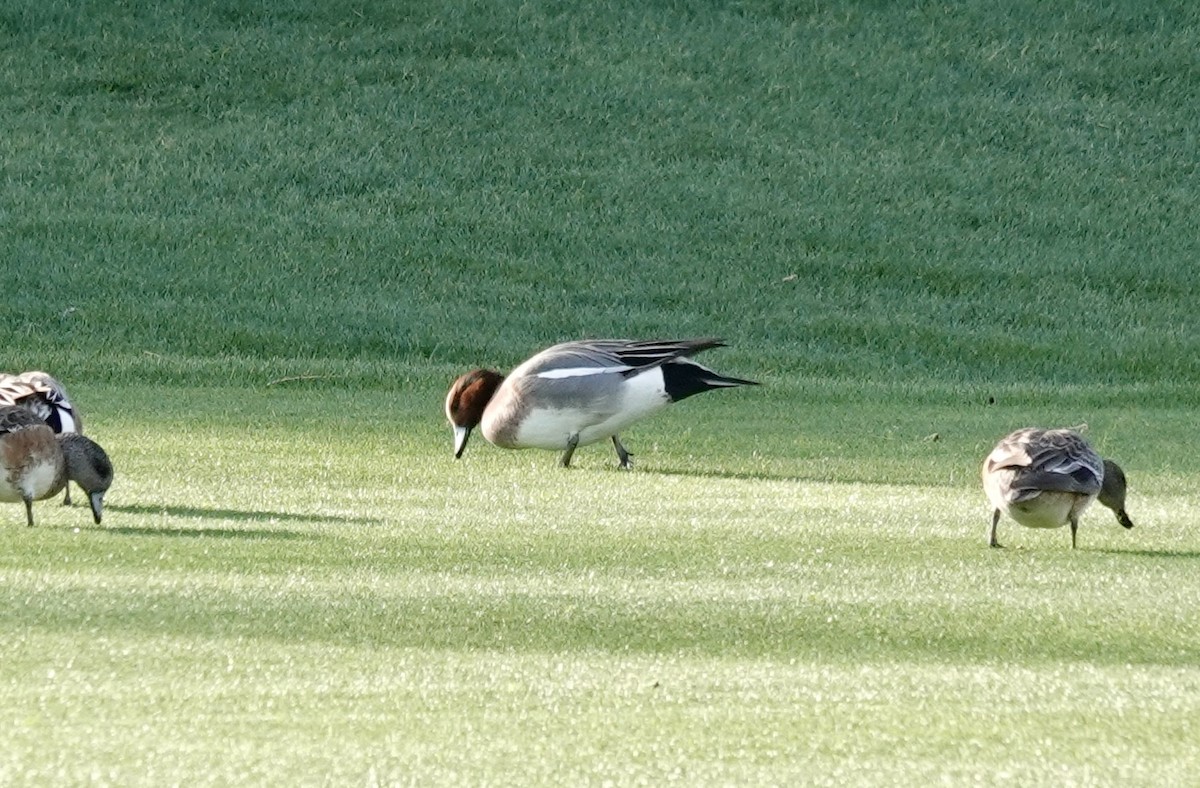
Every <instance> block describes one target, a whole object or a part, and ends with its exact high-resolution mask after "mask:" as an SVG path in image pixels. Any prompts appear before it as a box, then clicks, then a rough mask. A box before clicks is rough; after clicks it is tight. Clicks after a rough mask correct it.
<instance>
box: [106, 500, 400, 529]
mask: <svg viewBox="0 0 1200 788" xmlns="http://www.w3.org/2000/svg"><path fill="white" fill-rule="evenodd" d="M104 512H105V514H108V513H109V512H124V513H126V514H165V515H169V516H171V517H184V518H192V519H197V520H246V521H254V522H262V521H264V520H265V521H270V520H277V521H280V522H300V523H367V524H371V525H379V524H381V523H383V520H381V519H379V518H377V517H341V516H337V515H328V514H301V513H298V512H267V511H254V510H245V509H215V508H208V507H203V506H150V505H147V504H127V505H124V506H105V507H104ZM108 530H110V531H116V530H119V529H117V528H110V529H108ZM134 530H138V529H134ZM141 530H145V531H147V532H155V531H157V530H159V529H154V528H145V529H141ZM181 530H182V529H181ZM228 530H230V531H231V532H236V533H241V532H240V531H237V529H228Z"/></svg>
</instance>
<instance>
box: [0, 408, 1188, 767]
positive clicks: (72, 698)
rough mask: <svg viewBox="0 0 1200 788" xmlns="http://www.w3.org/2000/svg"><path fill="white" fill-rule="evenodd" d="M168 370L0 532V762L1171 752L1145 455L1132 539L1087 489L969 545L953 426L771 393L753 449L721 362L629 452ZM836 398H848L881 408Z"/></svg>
mask: <svg viewBox="0 0 1200 788" xmlns="http://www.w3.org/2000/svg"><path fill="white" fill-rule="evenodd" d="M175 391H176V390H175V389H172V388H169V387H166V388H151V389H143V390H138V389H124V390H122V389H112V390H109V389H97V390H95V391H94V392H92V395H93V396H97V395H100V394H103V395H104V396H102V397H101V399H108V398H110V397H111V396H113V395H115V394H116V393H123V395H124V397H125V401H126V402H127V403H128V407H129V408H130V411H129V412H130V413H136V414H139V417H138V418H137V419H134V418H130V417H128V416H126V417H124V418H116V419H114V420H113V421H112V422H110V423H109V424H108V425H106V427H105V430H104V432H105V434H104V436H103V437H104V438H105V439H106V443H107V445H109V446H110V447H111V450H112V451H113V454H114V456H117V457H120V458H122V459H123V463H122V464H120V465H119V466H118V473H119V476H118V484H117V485H116V486H115V487H114V489H113V491H112V492H111V493H110V506H109V512H108V516H107V518H106V522H105V524H104V525H103V526H101V527H95V526H93V525H92V524H91V523H90V520H89V519H88V518H87V517H86V516H84V514H85V513H84V512H82V511H81V510H79V509H74V510H69V509H62V508H60V507H58V506H57V504H56V503H53V502H47V503H43V504H41V505H40V506H39V512H38V514H39V525H38V527H36V528H34V529H26V528H25V527H24V526H22V525H20V523H19V522H18V521H19V520H20V517H18V516H17V515H19V512H18V511H17V510H16V509H15V508H14V509H12V511H11V512H10V513H11V514H12V515H13V523H11V524H10V526H9V527H7V528H4V529H2V530H0V541H2V542H3V544H2V550H0V554H3V556H4V559H3V561H2V563H0V579H2V583H0V588H2V593H3V598H2V599H0V611H2V612H0V620H3V622H4V627H5V630H6V631H7V632H9V633H10V635H9V637H7V638H6V639H5V641H4V643H3V646H0V656H2V658H3V661H4V664H5V666H6V669H5V676H6V677H7V681H6V682H5V683H3V684H0V692H2V693H3V705H4V707H5V708H6V709H7V710H8V713H9V715H10V719H11V720H12V722H13V724H12V726H11V728H10V746H9V747H8V748H6V750H5V755H4V757H3V758H2V759H0V774H3V775H5V776H6V777H8V778H10V779H17V778H23V779H27V780H30V781H34V782H38V781H58V782H64V781H65V782H85V781H96V780H98V781H101V782H103V781H110V782H118V783H122V784H154V783H162V782H173V781H188V782H193V783H198V784H220V783H227V782H242V783H244V782H272V783H278V782H280V781H284V782H294V783H297V784H309V783H314V782H325V781H335V782H344V781H349V782H362V781H367V782H372V781H377V782H384V783H389V782H405V781H408V780H417V781H431V782H462V781H466V782H499V783H505V784H528V783H559V782H563V781H568V782H577V781H581V782H592V781H602V780H603V779H606V778H612V779H616V780H617V781H618V782H622V783H637V782H641V781H645V782H662V781H666V780H670V779H675V778H678V779H688V780H690V781H692V782H701V783H719V782H728V781H733V782H739V783H755V784H763V783H776V784H777V783H784V782H794V781H800V782H811V783H819V784H843V783H844V782H845V781H847V780H850V781H875V780H881V781H886V782H907V783H913V784H915V783H919V782H925V781H928V780H936V779H961V780H976V781H982V782H991V781H994V780H999V779H1000V778H1001V775H1008V776H1010V777H1011V778H1012V779H1022V780H1051V779H1060V780H1064V781H1068V782H1070V781H1085V782H1086V781H1092V780H1095V781H1100V782H1108V781H1111V780H1121V779H1132V780H1135V781H1138V782H1149V781H1166V782H1173V781H1178V780H1181V779H1186V776H1187V775H1188V774H1190V773H1191V770H1193V769H1194V768H1195V767H1196V766H1197V763H1196V761H1195V757H1194V754H1191V753H1193V750H1192V749H1191V748H1190V747H1188V746H1187V744H1186V743H1187V742H1188V741H1190V737H1192V736H1194V734H1195V729H1194V720H1195V719H1196V715H1197V712H1198V711H1200V708H1198V707H1200V675H1197V673H1196V670H1195V665H1196V664H1197V659H1198V658H1200V652H1198V651H1197V646H1196V644H1197V643H1200V616H1198V615H1197V613H1196V611H1197V610H1198V609H1200V606H1198V604H1197V603H1198V602H1200V600H1198V599H1197V598H1196V586H1195V584H1194V583H1192V582H1191V577H1192V575H1193V574H1194V572H1195V568H1196V564H1197V562H1198V561H1200V548H1198V546H1197V543H1196V540H1195V539H1194V536H1193V531H1194V526H1195V524H1196V523H1197V522H1200V511H1198V507H1197V504H1196V503H1195V502H1194V501H1193V500H1192V498H1191V496H1189V495H1187V494H1186V492H1185V491H1181V490H1178V489H1177V488H1178V487H1179V484H1178V483H1174V482H1171V480H1170V479H1169V478H1167V477H1166V476H1164V475H1160V474H1159V473H1158V472H1156V471H1154V470H1151V469H1147V470H1145V471H1143V472H1141V473H1140V474H1137V473H1135V471H1134V470H1132V468H1131V480H1132V482H1133V493H1132V494H1131V499H1130V509H1131V512H1133V514H1134V517H1135V519H1136V520H1137V523H1138V525H1137V527H1136V528H1135V529H1134V530H1133V531H1132V532H1126V531H1124V530H1123V529H1121V528H1120V527H1119V526H1117V525H1116V523H1115V522H1113V521H1112V518H1111V517H1108V516H1106V515H1107V512H1105V511H1103V510H1097V511H1093V512H1091V513H1090V514H1089V516H1088V517H1087V518H1086V520H1085V523H1084V526H1083V528H1082V529H1081V533H1080V545H1081V548H1080V549H1079V550H1076V551H1071V550H1070V548H1069V544H1068V540H1067V539H1066V536H1065V533H1063V532H1049V533H1042V532H1036V531H1026V530H1023V529H1019V528H1018V527H1017V526H1013V525H1009V526H1006V527H1008V528H1011V529H1014V531H1015V532H1012V533H1009V534H1007V535H1006V537H1007V538H1006V539H1005V541H1006V543H1009V544H1011V545H1013V547H1012V548H1011V549H1007V550H1002V551H998V550H990V549H988V548H987V547H986V542H985V522H986V506H985V505H984V503H983V500H982V494H981V492H980V491H979V489H978V483H977V482H976V481H975V480H974V479H973V478H968V472H971V473H973V471H974V468H975V465H976V463H977V462H978V454H979V452H978V451H976V449H975V445H974V444H975V442H977V437H978V436H977V435H975V434H970V435H962V436H959V437H957V438H953V437H947V438H942V439H939V440H937V441H933V440H928V439H927V436H924V435H920V434H919V432H920V431H917V432H915V433H913V434H902V435H901V436H893V437H892V438H890V439H888V440H885V441H883V442H880V443H875V444H869V443H868V442H864V441H859V442H852V441H846V442H841V443H839V442H838V441H837V436H838V435H839V430H840V427H839V423H840V422H839V420H838V419H837V418H835V417H834V413H836V411H835V410H834V409H832V408H830V407H829V406H825V405H815V406H810V407H805V406H804V405H803V404H800V405H797V406H794V407H792V408H790V409H789V413H790V414H791V417H792V418H793V419H794V420H795V424H794V426H793V425H789V426H787V427H786V428H783V429H781V430H779V433H780V434H779V435H776V436H775V437H774V438H773V439H771V438H770V436H769V435H767V438H768V439H767V440H766V441H765V442H764V444H763V445H760V446H758V447H757V448H755V447H754V446H753V444H754V443H755V438H754V435H755V432H754V431H752V430H745V429H744V430H741V431H738V430H732V429H730V425H731V424H737V423H739V421H742V420H743V419H749V420H750V423H752V424H754V423H757V422H755V421H754V418H755V414H756V412H757V413H758V417H759V418H765V417H767V416H771V415H775V416H778V415H780V414H778V413H774V414H772V413H766V414H764V413H762V403H760V402H757V401H756V397H755V396H754V392H750V393H742V392H739V393H726V394H725V395H724V397H723V399H722V398H721V395H712V396H711V397H710V399H709V400H708V402H707V404H706V403H705V402H704V401H703V400H697V401H696V402H689V403H684V404H683V405H681V406H679V407H678V408H676V409H673V410H671V411H669V412H668V413H666V414H663V416H662V417H661V418H659V419H657V420H654V421H652V422H648V423H646V424H644V425H642V427H640V428H636V429H634V430H632V431H631V432H630V434H629V436H628V443H630V445H631V446H635V447H636V449H635V450H636V451H638V458H639V462H640V468H639V469H636V470H634V471H633V472H622V471H619V470H617V469H616V468H615V467H613V466H614V464H615V460H614V458H612V457H609V456H608V452H607V450H606V451H600V450H599V449H600V447H596V449H593V450H591V451H587V452H581V453H580V460H581V462H580V463H579V467H576V468H572V469H570V470H566V471H564V470H562V469H559V468H557V467H556V466H555V464H554V459H555V458H554V456H553V455H552V454H551V453H547V452H504V451H500V450H498V449H495V448H493V447H490V446H487V445H486V444H485V443H483V442H480V443H479V444H478V445H474V446H472V447H471V449H470V450H469V451H468V453H467V455H466V456H465V457H464V458H463V459H462V460H460V461H458V462H455V461H454V460H453V459H452V458H451V457H450V450H449V431H448V429H447V428H445V427H444V425H442V424H440V423H439V422H438V420H437V419H436V418H434V417H433V415H432V414H430V413H427V412H426V408H427V407H429V406H427V405H426V404H425V403H424V402H423V397H420V396H416V392H412V394H413V395H412V396H400V397H397V398H395V399H394V400H393V399H390V398H387V397H385V398H384V400H383V401H378V400H375V401H363V400H361V399H359V398H357V397H356V396H355V395H353V394H351V393H346V392H330V391H317V392H312V391H296V392H287V391H272V392H270V393H269V395H268V394H267V393H263V392H259V393H253V392H250V393H247V394H246V395H245V396H244V397H243V398H240V399H238V398H234V397H227V396H225V395H227V394H228V393H229V392H228V391H227V390H224V389H211V390H200V391H194V392H191V393H188V392H182V391H180V392H179V395H178V400H177V401H175V402H173V403H172V401H171V400H172V396H173V392H175ZM767 401H768V402H772V401H774V400H773V399H768V400H767ZM268 402H270V403H271V405H270V407H273V408H274V409H275V410H274V411H273V412H272V416H273V418H271V419H266V418H264V415H263V413H264V411H263V409H264V408H266V407H268V405H267V403H268ZM689 405H692V406H693V407H689ZM770 407H778V406H770ZM432 410H433V412H434V414H436V404H435V405H433V406H432ZM330 412H337V413H339V414H340V415H341V418H340V419H339V420H330V419H329V418H328V417H327V416H328V414H329V413H330ZM855 412H856V414H857V418H858V422H859V424H860V426H862V427H863V428H864V429H866V428H869V427H870V426H871V425H872V424H873V423H875V422H876V420H878V419H881V418H883V416H884V415H885V414H886V413H887V409H886V408H882V407H880V406H875V407H862V408H859V409H857V410H856V411H855ZM147 414H150V415H147ZM185 414H186V418H185ZM945 415H946V414H945V413H943V412H941V411H940V410H939V409H937V408H932V407H931V408H926V409H924V410H918V411H916V412H915V413H913V414H911V416H910V417H911V418H912V419H915V420H917V421H921V420H930V421H935V422H936V421H938V420H939V419H940V418H944V417H945ZM1099 415H1101V416H1110V415H1111V416H1114V417H1115V414H1109V413H1108V412H1102V413H1101V414H1099ZM384 416H386V417H387V419H388V420H389V421H388V426H387V427H386V428H380V427H375V426H362V427H360V428H357V429H347V428H346V427H345V424H346V423H352V422H354V421H356V420H358V421H360V422H361V423H362V424H363V425H372V424H376V423H378V420H380V419H382V418H383V417H384ZM1158 416H1159V419H1160V420H1161V421H1163V422H1165V423H1170V422H1172V421H1174V420H1177V419H1180V420H1182V419H1186V418H1188V414H1186V413H1183V412H1171V411H1167V412H1163V413H1160V414H1158ZM843 418H845V417H843ZM1113 420H1114V421H1117V420H1116V419H1115V418H1114V419H1113ZM982 421H983V419H978V420H976V422H975V423H973V424H972V426H971V430H972V431H973V432H980V431H987V432H989V433H990V432H992V431H994V429H990V428H988V429H985V428H984V426H982V423H981V422H982ZM1106 421H1107V419H1106ZM902 423H906V422H902ZM172 424H176V425H177V426H176V428H175V429H172V428H171V425H172ZM805 424H823V425H824V427H823V429H822V430H811V432H812V433H816V434H818V435H824V436H825V438H824V439H813V438H806V437H805V436H806V434H807V433H808V432H809V431H806V430H805V429H803V425H805ZM97 429H98V430H99V428H97ZM959 429H965V427H964V425H962V424H959ZM955 431H956V430H950V431H948V433H947V434H948V436H952V435H953V434H954V432H955ZM710 433H711V434H715V435H717V436H718V438H717V439H716V440H712V439H707V440H701V441H700V445H699V446H697V445H695V444H696V441H697V440H698V439H700V436H701V435H702V434H704V435H707V434H710ZM901 433H903V429H901ZM764 434H766V433H764ZM739 436H740V437H739ZM97 437H100V436H99V435H98V436H97ZM823 441H824V442H827V443H826V444H825V446H824V449H823V450H822V451H821V452H818V453H817V455H816V456H813V455H812V454H811V453H810V447H811V446H812V445H813V444H814V443H816V444H821V443H822V442H823ZM1124 442H1125V443H1126V445H1127V446H1128V447H1129V451H1130V454H1131V455H1132V456H1134V457H1138V456H1141V455H1140V453H1141V451H1144V446H1142V444H1140V443H1139V442H1138V441H1137V440H1136V439H1135V438H1126V439H1124ZM903 445H908V446H909V447H910V448H917V449H919V450H925V451H929V450H930V447H931V446H932V447H936V452H934V453H931V454H929V455H926V456H925V457H924V458H923V460H922V461H923V462H924V463H926V464H927V465H929V466H930V467H932V468H933V469H935V470H933V471H932V472H931V471H929V470H928V469H926V471H925V472H924V473H923V474H916V475H917V476H924V477H925V478H924V479H923V480H918V481H916V482H913V481H910V480H908V479H904V478H898V479H894V480H891V481H888V480H886V479H884V478H883V477H885V476H887V475H889V474H892V473H896V472H898V471H897V469H899V468H900V467H902V465H901V458H900V457H899V456H898V455H903V454H906V452H904V451H901V450H900V449H901V448H902V446H903ZM1139 447H1142V448H1141V449H1139ZM720 448H723V449H724V450H725V451H726V452H727V454H726V455H722V454H721V452H720V451H719V449H720ZM825 452H828V455H826V454H825ZM935 453H936V454H940V455H941V456H940V457H939V456H934V455H935ZM764 455H765V456H769V457H770V458H771V459H770V460H769V461H767V460H763V459H755V458H761V457H762V456H764ZM730 456H732V457H742V458H746V459H745V460H744V461H742V462H739V463H734V462H731V461H730V460H729V459H728V457H730ZM835 460H836V461H835ZM1130 465H1131V466H1132V467H1133V468H1136V464H1133V463H1130ZM960 468H961V475H960V474H959V471H958V470H953V472H951V469H960ZM1167 476H1169V475H1167ZM1164 480H1165V487H1166V488H1167V490H1168V491H1167V492H1160V491H1159V489H1158V488H1159V486H1160V485H1159V482H1164ZM6 511H7V510H6ZM452 752H453V754H451V753H452ZM1101 754H1104V757H1103V758H1102V757H1101Z"/></svg>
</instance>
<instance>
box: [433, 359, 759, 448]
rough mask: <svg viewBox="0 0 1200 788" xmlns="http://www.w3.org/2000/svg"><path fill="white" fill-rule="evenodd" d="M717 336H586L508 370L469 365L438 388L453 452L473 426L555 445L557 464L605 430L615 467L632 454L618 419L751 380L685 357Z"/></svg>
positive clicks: (528, 444) (515, 442) (497, 435)
mask: <svg viewBox="0 0 1200 788" xmlns="http://www.w3.org/2000/svg"><path fill="white" fill-rule="evenodd" d="M724 344H725V343H723V342H721V341H720V340H716V339H681V340H663V341H631V340H624V339H592V340H585V341H580V342H564V343H562V344H559V345H555V346H553V347H551V348H547V349H546V350H543V351H542V352H540V353H538V354H537V355H535V356H533V357H532V358H530V359H528V360H527V361H525V362H524V363H522V364H521V365H520V366H518V367H517V368H516V369H514V370H513V371H512V372H511V373H510V374H509V375H508V377H505V376H503V375H501V374H500V373H499V372H494V371H492V370H488V369H476V370H472V371H471V372H468V373H466V374H465V375H463V376H461V377H460V378H458V379H457V380H456V381H454V385H452V386H451V387H450V392H449V394H447V395H446V418H448V419H449V420H450V424H451V426H452V427H453V428H454V456H455V457H456V458H458V457H461V456H462V454H463V451H464V450H465V449H466V447H467V440H468V439H469V438H470V436H471V431H472V430H473V429H474V428H475V427H476V426H478V427H479V428H480V430H481V431H482V432H483V437H485V438H487V440H488V441H490V442H491V443H493V444H495V445H496V446H501V447H503V448H506V449H529V448H533V449H551V450H557V451H562V452H563V454H562V458H561V460H560V461H559V464H560V465H562V466H563V467H564V468H565V467H568V466H569V465H570V463H571V455H572V454H573V453H574V452H575V449H576V448H578V447H579V446H586V445H588V444H590V443H595V442H597V441H600V440H603V439H605V438H611V439H612V442H613V446H614V447H615V448H616V450H617V459H618V460H619V462H620V467H622V468H630V467H632V460H631V457H632V455H631V454H630V453H629V452H628V451H627V450H626V449H625V447H624V446H623V445H621V441H620V438H619V437H618V433H619V432H620V431H621V430H623V429H624V428H625V427H628V426H629V425H631V424H633V423H634V422H635V421H638V420H639V419H642V418H645V417H646V416H649V415H650V414H652V413H654V412H655V411H658V410H660V409H662V408H664V407H666V406H667V405H669V404H671V403H672V402H678V401H679V400H682V399H686V398H687V397H690V396H692V395H693V394H699V393H701V392H705V391H711V390H713V389H721V388H731V387H733V386H755V385H758V384H757V383H755V382H754V381H752V380H743V379H742V378H733V377H727V376H725V375H720V374H718V373H716V372H713V371H712V370H711V369H709V368H708V367H705V366H703V365H701V364H698V363H696V362H695V361H692V360H691V359H690V358H689V356H692V355H695V354H696V353H699V352H700V351H702V350H708V349H710V348H715V347H723V346H724Z"/></svg>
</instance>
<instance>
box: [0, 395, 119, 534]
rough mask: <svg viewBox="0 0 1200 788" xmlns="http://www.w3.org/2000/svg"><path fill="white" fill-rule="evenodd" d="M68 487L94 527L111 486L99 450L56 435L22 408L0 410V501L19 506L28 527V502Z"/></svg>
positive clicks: (78, 438)
mask: <svg viewBox="0 0 1200 788" xmlns="http://www.w3.org/2000/svg"><path fill="white" fill-rule="evenodd" d="M68 481H73V482H75V483H76V484H78V485H79V486H80V488H82V489H83V491H84V492H85V493H87V496H88V502H89V504H90V505H91V508H92V517H93V519H95V521H96V524H97V525H99V524H100V522H101V520H102V518H103V510H104V494H105V493H106V492H108V488H109V487H110V486H111V485H112V481H113V466H112V462H111V461H110V460H109V459H108V455H107V454H106V453H105V451H104V449H103V448H101V447H100V445H99V444H98V443H96V442H95V441H93V440H91V439H90V438H85V437H84V436H83V435H80V434H79V433H77V432H67V433H61V434H58V435H56V434H55V433H54V430H53V429H52V428H51V427H50V425H49V424H47V423H46V422H44V421H42V420H41V419H39V418H38V417H37V416H35V415H34V414H33V413H32V412H30V411H29V410H28V409H27V408H24V407H21V406H19V405H9V406H5V407H0V501H8V502H14V503H15V502H17V501H21V502H23V503H24V504H25V520H26V525H28V526H30V527H32V526H33V502H34V501H38V500H42V499H45V498H49V497H51V496H53V495H56V494H58V492H59V491H60V490H61V489H62V488H63V487H65V486H66V484H67V482H68Z"/></svg>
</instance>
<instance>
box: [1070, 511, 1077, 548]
mask: <svg viewBox="0 0 1200 788" xmlns="http://www.w3.org/2000/svg"><path fill="white" fill-rule="evenodd" d="M1078 528H1079V520H1077V519H1076V518H1074V517H1072V518H1071V549H1072V550H1074V549H1075V531H1076V530H1077V529H1078Z"/></svg>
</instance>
